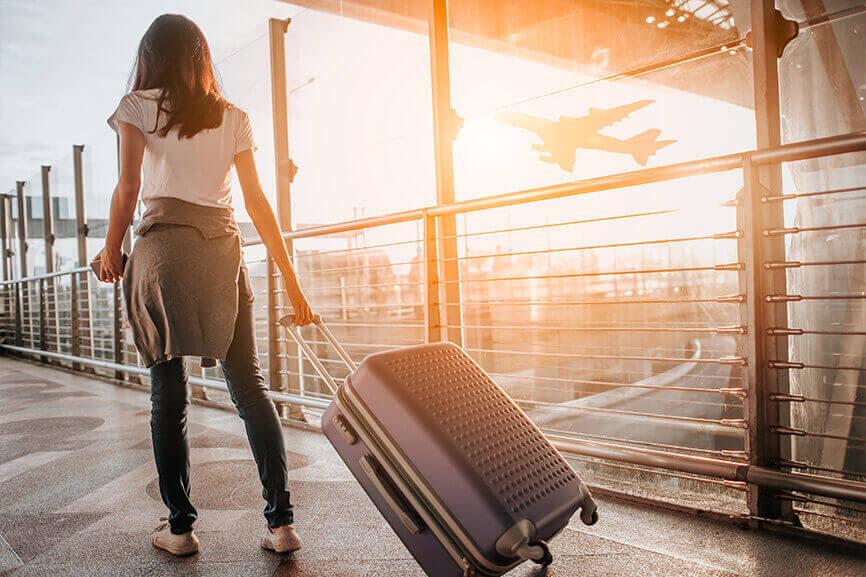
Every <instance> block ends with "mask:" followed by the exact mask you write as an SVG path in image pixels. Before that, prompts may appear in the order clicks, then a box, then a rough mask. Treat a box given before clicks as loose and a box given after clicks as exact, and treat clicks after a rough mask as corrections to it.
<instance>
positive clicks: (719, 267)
mask: <svg viewBox="0 0 866 577" xmlns="http://www.w3.org/2000/svg"><path fill="white" fill-rule="evenodd" d="M713 268H714V269H715V270H733V271H737V270H743V268H744V265H743V263H741V262H730V263H727V264H717V265H715V266H713Z"/></svg>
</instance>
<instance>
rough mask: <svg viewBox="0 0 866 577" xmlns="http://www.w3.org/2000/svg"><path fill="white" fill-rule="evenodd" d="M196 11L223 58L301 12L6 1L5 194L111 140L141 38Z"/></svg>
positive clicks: (195, 2)
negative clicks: (80, 149) (160, 22)
mask: <svg viewBox="0 0 866 577" xmlns="http://www.w3.org/2000/svg"><path fill="white" fill-rule="evenodd" d="M165 12H176V13H182V14H186V15H187V16H189V17H191V18H192V19H193V20H195V21H196V22H197V23H198V24H199V25H200V26H201V27H202V29H203V30H204V31H205V34H206V35H207V37H208V40H209V42H210V45H211V50H212V52H213V56H214V59H215V61H221V60H224V59H225V58H227V57H228V56H230V55H231V54H232V53H234V52H235V51H237V50H239V49H241V48H242V47H244V46H245V45H247V44H249V43H250V42H251V41H253V40H255V39H256V38H258V37H260V36H262V35H263V34H266V33H267V20H268V18H269V17H280V18H284V17H289V16H292V15H293V14H296V13H298V12H299V8H297V7H295V6H292V5H289V4H286V3H284V2H278V1H272V0H183V1H177V0H175V1H171V0H0V86H2V87H3V89H2V90H3V94H2V97H0V190H9V189H12V188H14V186H15V181H16V180H24V179H27V178H29V177H30V176H31V175H33V174H34V173H36V172H37V171H38V170H39V167H40V165H42V164H51V163H52V162H55V161H57V160H58V159H62V158H65V157H67V156H68V155H69V154H70V153H71V149H72V145H73V144H86V143H88V142H90V141H94V140H99V139H103V140H104V139H105V131H106V130H108V129H107V127H106V125H105V119H106V118H107V117H108V116H109V115H110V114H111V112H112V111H113V110H114V108H115V106H116V105H117V102H118V101H119V99H120V97H121V96H123V94H124V93H125V92H126V86H127V81H128V79H129V75H130V71H131V70H132V64H133V59H134V57H135V51H136V48H137V47H138V42H139V40H140V38H141V36H142V34H143V33H144V31H145V30H146V29H147V27H148V26H149V25H150V23H151V22H152V21H153V19H154V18H155V17H156V16H159V15H160V14H163V13H165Z"/></svg>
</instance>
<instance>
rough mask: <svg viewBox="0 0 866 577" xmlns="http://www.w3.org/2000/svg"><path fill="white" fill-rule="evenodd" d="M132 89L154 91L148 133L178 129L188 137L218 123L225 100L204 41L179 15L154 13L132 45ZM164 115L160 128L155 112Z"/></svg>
mask: <svg viewBox="0 0 866 577" xmlns="http://www.w3.org/2000/svg"><path fill="white" fill-rule="evenodd" d="M133 75H134V76H133V78H134V80H132V82H131V84H132V86H131V88H132V90H149V89H154V88H158V89H160V92H159V97H158V99H157V105H158V106H157V109H158V112H157V116H156V123H155V124H154V127H153V130H151V131H150V132H151V133H157V134H159V136H163V137H164V136H166V135H167V134H168V133H169V132H170V131H171V130H172V129H173V128H175V127H177V128H178V137H179V138H190V137H192V136H195V135H196V134H198V133H199V132H200V131H202V130H204V129H206V128H216V127H218V126H219V125H220V124H222V120H223V113H224V112H225V109H226V108H227V107H228V106H230V104H229V103H228V102H227V101H226V100H225V98H223V96H222V94H221V92H220V86H219V83H218V82H217V79H216V74H215V73H214V69H213V62H212V61H211V56H210V47H209V46H208V43H207V39H206V38H205V37H204V33H203V32H202V31H201V28H199V27H198V26H197V25H196V23H195V22H193V21H192V20H190V19H189V18H187V17H186V16H181V15H180V14H163V15H162V16H160V17H158V18H157V19H156V20H154V21H153V23H152V24H151V25H150V27H149V28H148V29H147V32H145V33H144V36H143V37H142V38H141V43H140V44H139V46H138V55H137V57H136V60H135V68H134V71H133ZM162 114H165V115H166V122H165V124H163V125H162V127H160V125H159V124H160V122H159V119H160V116H161V115H162Z"/></svg>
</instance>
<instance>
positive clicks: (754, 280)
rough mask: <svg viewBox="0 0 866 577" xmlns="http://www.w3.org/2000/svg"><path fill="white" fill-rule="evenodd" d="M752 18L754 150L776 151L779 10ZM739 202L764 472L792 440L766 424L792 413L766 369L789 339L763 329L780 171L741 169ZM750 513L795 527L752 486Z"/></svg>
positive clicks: (758, 8)
mask: <svg viewBox="0 0 866 577" xmlns="http://www.w3.org/2000/svg"><path fill="white" fill-rule="evenodd" d="M751 16H752V46H753V50H754V53H753V55H752V65H753V68H754V90H755V128H756V136H757V143H758V149H764V148H770V147H775V146H779V145H780V144H781V142H782V136H781V135H782V131H781V114H780V106H779V68H778V54H779V53H780V48H781V47H782V46H781V44H780V43H781V42H784V38H783V37H782V35H781V34H780V33H779V29H778V25H779V22H780V18H781V15H780V14H779V12H778V11H777V10H776V6H775V0H755V1H753V2H752V3H751ZM743 188H744V191H743V192H744V194H743V196H744V198H743V199H742V203H741V208H742V210H743V212H744V214H743V215H742V216H743V219H744V220H743V222H744V223H748V226H749V231H748V234H746V235H745V236H746V239H745V242H747V243H749V244H750V246H751V248H750V249H748V250H749V260H748V261H747V274H748V276H749V277H750V278H749V279H747V286H746V289H747V291H746V292H747V295H748V299H749V301H750V303H751V305H752V307H753V308H752V310H751V311H750V317H749V318H748V325H749V332H750V335H751V336H750V339H749V340H750V341H751V347H752V348H753V350H752V351H750V352H751V354H752V355H755V356H751V355H750V360H749V362H750V364H751V365H753V367H752V369H751V370H750V374H749V379H750V380H749V383H748V387H749V398H748V399H747V403H746V404H747V409H746V410H747V413H748V419H749V425H750V431H749V441H750V446H749V453H750V459H751V463H753V464H755V465H759V466H763V467H775V466H777V464H778V462H779V459H782V458H789V456H790V451H791V449H790V439H789V438H780V436H779V435H776V434H774V433H771V432H770V430H769V427H770V426H771V425H777V424H778V425H788V424H789V423H790V413H789V412H788V411H789V405H788V403H773V402H770V400H769V395H770V394H771V393H787V392H788V391H789V383H788V373H787V372H786V371H784V370H778V369H771V368H769V367H768V364H767V363H768V361H769V360H770V359H787V358H788V339H787V338H786V337H784V336H782V337H768V335H767V329H768V328H771V327H774V326H781V327H785V326H788V323H787V309H786V307H785V305H784V304H783V305H775V304H769V303H766V302H764V297H765V295H766V294H770V293H771V292H772V293H783V294H784V293H785V292H787V291H786V289H785V286H786V282H787V280H786V275H785V271H784V270H780V271H774V270H766V269H765V268H764V263H765V262H767V261H769V260H782V261H783V260H785V245H784V239H783V237H768V238H767V239H766V240H765V239H763V231H764V230H766V229H767V228H771V227H782V226H784V213H783V207H782V203H770V204H768V205H766V206H764V205H765V203H763V202H762V201H761V199H762V197H764V196H766V195H767V194H781V193H782V170H781V167H780V166H778V165H771V166H765V167H760V168H757V167H755V166H754V165H753V164H752V163H751V161H750V160H747V162H746V163H745V165H744V166H743ZM748 505H749V510H750V512H751V513H752V514H753V515H756V516H757V517H760V518H774V519H783V520H786V521H790V522H796V518H795V515H794V512H793V509H792V504H791V502H790V501H788V500H782V499H779V498H778V494H777V493H776V492H775V491H774V490H771V489H767V488H765V487H758V486H757V485H751V486H750V487H749V493H748Z"/></svg>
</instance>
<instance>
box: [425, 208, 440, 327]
mask: <svg viewBox="0 0 866 577" xmlns="http://www.w3.org/2000/svg"><path fill="white" fill-rule="evenodd" d="M423 234H424V241H423V242H424V245H423V251H424V252H423V255H424V262H423V267H424V269H423V270H424V326H425V327H426V329H427V335H426V337H427V342H428V343H434V342H437V341H440V340H442V316H441V314H440V313H441V303H440V302H439V258H438V249H439V235H438V234H437V228H436V217H435V216H430V215H429V214H427V213H426V211H425V213H424V223H423Z"/></svg>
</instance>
